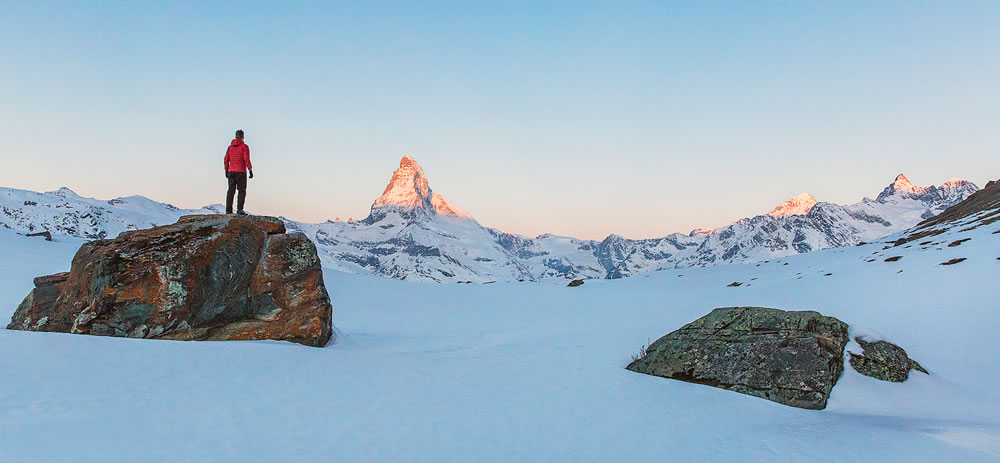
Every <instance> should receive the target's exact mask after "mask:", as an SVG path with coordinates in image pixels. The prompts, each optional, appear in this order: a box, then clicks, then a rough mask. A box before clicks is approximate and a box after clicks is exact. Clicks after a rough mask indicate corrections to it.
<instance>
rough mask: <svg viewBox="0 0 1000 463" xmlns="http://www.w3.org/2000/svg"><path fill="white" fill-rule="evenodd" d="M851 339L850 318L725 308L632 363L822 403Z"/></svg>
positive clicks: (806, 404)
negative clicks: (843, 319) (849, 335)
mask: <svg viewBox="0 0 1000 463" xmlns="http://www.w3.org/2000/svg"><path fill="white" fill-rule="evenodd" d="M847 341H848V337H847V324H846V323H844V322H842V321H840V320H838V319H836V318H833V317H826V316H823V315H821V314H819V313H817V312H812V311H800V312H799V311H796V312H792V311H784V310H779V309H768V308H761V307H726V308H719V309H715V310H713V311H712V312H711V313H709V314H708V315H705V316H704V317H701V318H699V319H698V320H695V321H693V322H691V323H689V324H687V325H685V326H683V327H681V328H680V329H678V330H677V331H674V332H672V333H670V334H667V335H666V336H663V337H662V338H660V339H658V340H656V341H655V342H653V343H652V344H651V345H650V346H649V347H648V348H647V349H646V352H645V354H644V355H642V356H641V357H640V358H639V359H637V360H635V361H633V362H632V363H631V364H629V366H628V369H629V370H632V371H635V372H637V373H645V374H649V375H654V376H661V377H664V378H672V379H679V380H681V381H687V382H692V383H697V384H706V385H710V386H715V387H720V388H723V389H728V390H731V391H735V392H740V393H743V394H749V395H752V396H755V397H760V398H764V399H768V400H772V401H775V402H778V403H782V404H785V405H790V406H793V407H800V408H808V409H823V408H825V407H826V401H827V398H828V397H829V395H830V390H831V389H833V386H834V384H836V383H837V379H839V378H840V374H841V372H843V369H844V361H843V357H844V346H845V345H846V344H847Z"/></svg>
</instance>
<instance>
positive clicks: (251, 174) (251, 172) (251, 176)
mask: <svg viewBox="0 0 1000 463" xmlns="http://www.w3.org/2000/svg"><path fill="white" fill-rule="evenodd" d="M250 178H253V170H251V171H250Z"/></svg>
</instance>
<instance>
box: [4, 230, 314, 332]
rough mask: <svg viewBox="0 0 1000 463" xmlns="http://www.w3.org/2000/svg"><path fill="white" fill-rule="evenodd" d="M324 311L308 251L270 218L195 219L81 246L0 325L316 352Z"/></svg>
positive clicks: (300, 238)
mask: <svg viewBox="0 0 1000 463" xmlns="http://www.w3.org/2000/svg"><path fill="white" fill-rule="evenodd" d="M332 318H333V307H332V306H331V304H330V297H329V295H328V294H327V291H326V287H325V285H324V283H323V271H322V268H321V266H320V261H319V257H318V256H317V253H316V247H315V245H314V244H313V243H312V242H311V241H310V240H309V239H308V238H306V236H305V235H303V234H301V233H292V234H285V226H284V224H283V223H282V222H281V221H280V220H278V219H276V218H273V217H250V216H235V215H195V216H185V217H182V218H181V219H180V220H179V221H178V222H177V223H175V224H173V225H167V226H162V227H156V228H152V229H147V230H139V231H130V232H125V233H122V234H121V235H119V236H118V237H117V238H115V239H112V240H98V241H91V242H88V243H86V244H84V245H83V246H82V247H81V248H80V250H79V251H78V252H77V254H76V256H75V257H74V258H73V263H72V267H71V269H70V271H69V272H67V273H59V274H55V275H49V276H44V277H39V278H36V279H35V289H34V290H32V291H31V292H30V293H29V294H28V296H27V297H26V298H25V299H24V301H23V302H22V303H21V305H20V306H19V307H18V308H17V311H16V312H15V313H14V316H13V318H12V319H11V323H10V325H8V327H7V328H8V329H16V330H29V331H55V332H65V333H78V334H92V335H99V336H127V337H133V338H154V339H173V340H255V339H275V340H285V341H292V342H297V343H300V344H305V345H308V346H324V345H326V344H327V343H328V342H329V341H330V338H331V336H332Z"/></svg>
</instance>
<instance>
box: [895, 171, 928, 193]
mask: <svg viewBox="0 0 1000 463" xmlns="http://www.w3.org/2000/svg"><path fill="white" fill-rule="evenodd" d="M891 186H892V189H893V190H895V191H908V192H910V193H920V192H922V191H924V190H926V189H927V188H926V187H922V186H916V185H914V184H913V183H912V182H910V179H908V178H906V176H905V175H903V174H899V175H897V176H896V179H895V180H893V182H892V185H891Z"/></svg>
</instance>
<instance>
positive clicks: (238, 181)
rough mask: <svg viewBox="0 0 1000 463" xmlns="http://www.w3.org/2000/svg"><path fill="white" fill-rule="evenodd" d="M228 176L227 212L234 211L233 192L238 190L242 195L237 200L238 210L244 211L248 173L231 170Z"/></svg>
mask: <svg viewBox="0 0 1000 463" xmlns="http://www.w3.org/2000/svg"><path fill="white" fill-rule="evenodd" d="M227 176H228V178H229V191H227V192H226V214H232V213H233V193H236V190H239V191H240V197H239V199H237V200H236V210H237V211H243V204H244V203H246V200H247V173H246V172H230V173H229V174H228V175H227Z"/></svg>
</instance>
